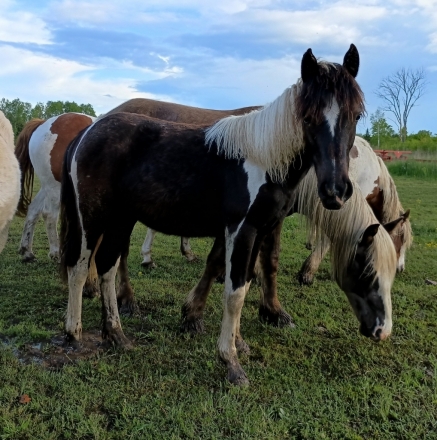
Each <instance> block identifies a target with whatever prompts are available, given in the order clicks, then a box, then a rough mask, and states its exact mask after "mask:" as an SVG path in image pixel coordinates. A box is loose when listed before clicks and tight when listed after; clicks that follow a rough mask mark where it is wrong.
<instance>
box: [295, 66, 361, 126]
mask: <svg viewBox="0 0 437 440" xmlns="http://www.w3.org/2000/svg"><path fill="white" fill-rule="evenodd" d="M333 99H335V100H336V101H337V102H338V104H339V106H340V108H341V110H342V113H343V114H344V115H346V116H347V117H348V118H349V119H351V120H352V119H354V117H355V112H356V111H357V109H358V110H359V111H360V112H365V105H364V94H363V92H362V90H361V88H360V86H359V85H358V83H357V82H356V80H355V78H354V77H353V76H352V75H351V74H350V73H349V72H347V70H346V69H345V68H344V67H343V66H341V65H340V64H336V63H328V62H319V74H318V75H317V76H315V77H314V78H313V79H312V80H310V81H308V82H306V83H303V82H301V83H300V93H299V95H298V97H297V102H296V104H297V105H296V110H297V117H298V118H299V119H301V120H303V119H304V118H306V117H307V116H309V115H311V116H312V117H313V118H314V119H315V120H316V121H317V122H319V121H321V120H322V117H323V110H324V109H325V108H326V107H329V106H330V105H331V103H332V100H333Z"/></svg>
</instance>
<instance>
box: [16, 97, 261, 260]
mask: <svg viewBox="0 0 437 440" xmlns="http://www.w3.org/2000/svg"><path fill="white" fill-rule="evenodd" d="M256 108H258V107H244V108H241V109H235V110H209V109H200V108H196V107H189V106H184V105H179V104H173V103H169V102H160V101H154V100H152V99H143V98H136V99H131V100H129V101H127V102H125V103H123V104H121V105H119V106H118V107H116V108H115V109H113V110H111V111H110V112H108V114H113V113H118V112H128V113H139V114H144V115H148V116H152V117H156V118H159V119H165V120H169V121H175V122H183V123H189V124H191V123H192V124H199V125H206V126H208V125H212V124H213V123H214V122H216V121H217V120H218V119H221V118H224V117H226V116H230V115H242V114H245V113H248V112H250V111H252V110H254V109H256ZM95 119H96V118H94V117H92V116H88V115H84V114H80V113H65V114H62V115H59V116H54V117H52V118H50V119H48V120H44V119H33V120H31V121H29V122H28V123H27V124H26V125H25V126H24V128H23V130H22V132H21V133H20V135H19V136H18V138H17V142H16V144H17V146H16V150H15V154H16V156H17V158H18V161H19V163H20V168H21V171H22V175H23V177H22V181H21V197H20V203H19V206H18V213H19V214H20V215H22V216H26V219H25V223H24V230H23V234H22V237H21V245H20V251H19V252H20V254H21V255H22V256H23V257H22V259H23V261H24V262H29V261H34V260H35V255H34V254H33V251H32V242H33V235H34V230H35V225H36V223H37V222H38V219H39V218H40V216H41V215H42V216H43V218H44V223H45V226H46V230H47V236H48V239H49V246H50V250H49V257H50V258H53V259H54V260H57V259H58V257H59V240H58V233H57V227H56V226H57V221H58V216H59V203H60V201H59V199H60V192H61V172H62V161H63V158H64V154H65V151H66V150H67V147H68V144H69V143H70V142H71V141H72V140H73V139H74V138H75V137H76V136H77V134H78V133H79V132H80V131H81V130H83V129H84V128H86V127H88V126H90V125H91V123H92V122H93V121H94V120H95ZM34 173H36V175H37V176H38V178H39V181H40V184H41V189H40V191H39V192H38V194H37V195H36V196H35V199H34V200H32V191H33V178H34ZM153 236H154V232H153V231H151V232H150V233H148V235H147V237H146V240H145V242H144V245H143V247H145V246H149V247H151V243H150V239H152V240H153ZM149 243H150V245H149ZM181 252H182V255H184V256H185V257H186V258H187V260H188V261H191V260H193V259H194V258H195V257H194V254H193V252H192V251H191V248H190V243H189V241H188V239H184V238H181ZM142 264H143V265H144V266H152V265H153V262H152V260H151V256H150V251H149V252H147V251H146V252H143V263H142Z"/></svg>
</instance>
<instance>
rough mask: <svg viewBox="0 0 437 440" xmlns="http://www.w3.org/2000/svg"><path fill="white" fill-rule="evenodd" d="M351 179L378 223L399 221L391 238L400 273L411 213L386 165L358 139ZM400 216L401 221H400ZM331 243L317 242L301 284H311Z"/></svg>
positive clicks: (409, 236)
mask: <svg viewBox="0 0 437 440" xmlns="http://www.w3.org/2000/svg"><path fill="white" fill-rule="evenodd" d="M349 176H350V177H351V179H352V180H353V181H354V182H356V184H357V185H358V187H359V188H360V190H361V193H362V194H363V197H364V198H365V199H366V201H367V203H368V204H369V206H370V207H371V208H372V210H373V213H374V214H375V216H376V218H377V219H378V221H379V222H380V223H382V224H384V225H386V224H388V223H390V222H396V227H394V228H393V229H391V232H390V238H391V239H392V241H393V244H394V245H395V249H396V254H397V270H398V272H403V271H404V269H405V253H406V251H407V249H408V248H409V247H410V246H411V243H412V230H411V223H410V220H409V214H410V211H409V210H407V211H405V210H404V208H403V207H402V204H401V202H400V200H399V196H398V193H397V190H396V185H395V183H394V181H393V179H392V177H391V176H390V173H389V172H388V170H387V167H386V166H385V164H384V162H383V161H382V159H381V158H380V157H378V156H377V155H376V154H375V152H374V151H373V149H372V147H371V146H370V144H369V143H368V142H367V141H366V140H365V139H363V138H361V137H359V136H357V137H356V138H355V142H354V146H353V147H352V149H351V151H350V163H349ZM399 217H401V218H402V219H401V221H398V219H399ZM329 247H330V246H329V240H326V238H325V239H321V240H318V241H317V243H316V245H315V248H314V250H313V252H312V253H311V254H310V256H309V257H308V258H307V259H306V260H305V262H304V263H303V265H302V268H301V269H300V271H299V281H300V282H301V283H302V284H307V285H309V284H311V283H312V282H313V279H314V274H315V273H316V272H317V269H318V267H319V265H320V263H321V261H322V259H323V258H324V256H325V255H326V253H327V252H328V251H329Z"/></svg>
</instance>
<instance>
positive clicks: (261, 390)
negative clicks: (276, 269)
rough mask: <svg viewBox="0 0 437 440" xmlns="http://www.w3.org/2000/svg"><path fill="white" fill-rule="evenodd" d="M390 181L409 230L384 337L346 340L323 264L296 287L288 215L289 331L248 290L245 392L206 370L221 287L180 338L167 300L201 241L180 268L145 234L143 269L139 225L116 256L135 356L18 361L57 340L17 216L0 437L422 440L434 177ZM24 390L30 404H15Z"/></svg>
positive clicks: (47, 296) (353, 327)
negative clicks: (389, 329)
mask: <svg viewBox="0 0 437 440" xmlns="http://www.w3.org/2000/svg"><path fill="white" fill-rule="evenodd" d="M396 183H397V186H398V190H399V193H400V197H401V200H402V202H403V205H404V207H405V208H410V209H411V218H412V223H413V230H414V234H415V237H414V245H413V247H412V249H411V250H410V252H409V253H408V254H407V266H406V272H404V273H403V274H400V275H398V276H397V279H396V282H395V285H394V289H393V310H394V316H393V318H394V332H393V336H392V337H391V338H390V340H389V341H386V342H383V343H380V344H375V343H372V342H371V341H370V340H368V339H365V338H364V337H361V336H360V335H359V332H358V322H357V321H356V319H355V317H354V316H353V314H352V311H351V309H350V306H349V305H348V303H347V301H346V297H345V295H344V294H343V293H342V292H341V291H340V290H339V288H338V287H337V286H336V285H335V284H334V283H333V282H332V281H330V275H329V267H328V264H327V263H326V262H324V263H323V265H322V267H321V270H320V271H319V273H318V274H317V279H316V282H315V284H314V285H313V287H311V288H309V287H300V286H299V285H298V283H297V281H296V279H295V276H296V273H297V271H298V269H299V267H300V264H301V263H302V261H303V260H304V258H305V257H306V256H307V254H308V251H307V250H306V249H305V248H304V246H303V243H304V241H305V237H304V233H303V231H302V230H301V228H300V223H299V220H298V219H295V218H289V219H287V221H286V225H285V230H284V233H283V235H282V243H281V247H282V253H281V265H280V276H279V295H280V298H281V300H282V303H283V306H284V308H285V309H286V310H287V311H288V312H290V313H291V314H292V316H293V317H294V320H295V323H296V328H295V329H277V328H272V327H269V326H266V325H263V324H261V323H260V322H259V321H258V317H257V314H258V295H259V291H258V289H259V288H258V287H257V286H255V285H253V286H252V288H251V291H250V292H249V295H248V297H247V299H246V303H245V307H244V309H243V317H242V333H243V335H244V337H245V340H246V341H247V342H248V343H249V345H250V347H251V354H250V355H249V356H245V357H242V358H241V360H242V366H243V368H245V370H246V373H247V374H248V377H249V379H250V381H251V384H250V386H249V387H246V388H235V387H232V386H230V385H228V384H227V383H226V381H225V374H226V371H225V368H224V366H223V365H222V364H221V363H220V362H218V361H217V355H216V341H217V337H218V334H219V329H220V321H221V313H222V307H221V292H222V288H223V287H222V286H221V285H218V284H217V285H215V286H214V288H213V292H212V294H211V296H210V298H209V301H208V305H207V309H206V316H205V324H206V329H207V333H206V334H204V335H201V336H198V337H195V338H190V337H188V336H185V335H181V334H180V333H179V319H180V307H181V304H182V302H183V299H184V297H185V295H186V294H187V293H188V291H189V290H190V289H191V288H192V286H193V285H194V283H195V282H196V280H197V279H198V278H199V276H200V274H201V272H202V269H203V265H204V262H205V259H206V256H207V253H208V250H209V248H210V246H211V242H212V241H211V240H210V239H195V240H192V247H193V249H194V250H195V252H196V253H197V255H198V256H199V261H198V262H196V263H187V262H186V261H184V260H183V259H182V257H181V256H180V255H179V252H178V239H177V238H176V237H165V236H162V235H159V236H158V237H157V239H156V242H155V248H154V258H155V261H156V263H157V264H158V268H156V269H154V270H151V271H145V270H144V269H142V268H141V267H140V262H141V258H140V255H139V251H140V245H141V242H142V240H143V239H144V235H145V231H146V229H145V227H144V226H142V225H137V227H136V229H135V231H134V235H133V237H132V244H131V255H130V257H129V268H130V274H131V277H132V282H133V286H134V289H135V293H136V297H137V300H138V309H139V312H138V314H137V315H136V316H135V317H133V318H123V326H124V330H125V332H126V334H127V335H129V337H131V338H133V339H135V348H134V349H133V350H132V351H130V352H117V351H113V350H105V351H103V352H101V353H99V354H98V355H97V356H95V357H92V358H90V359H87V360H83V361H80V362H77V363H72V364H71V365H66V366H64V367H63V368H60V369H48V368H45V367H44V365H41V364H40V363H38V362H24V361H23V360H22V353H23V352H26V351H27V352H28V353H29V352H30V353H31V349H30V350H29V347H30V348H31V347H32V346H37V344H38V343H39V342H41V341H44V340H50V339H51V338H53V337H55V336H56V335H60V334H61V333H62V328H63V320H64V313H65V309H66V304H67V289H66V287H65V286H64V285H62V284H61V282H60V281H59V278H58V275H57V268H56V265H55V264H54V263H52V262H50V261H49V260H48V257H47V253H48V244H47V239H46V235H45V231H44V229H43V226H42V223H40V224H39V225H38V228H37V234H36V237H35V245H34V248H35V253H36V255H37V258H38V262H36V263H33V264H28V265H24V264H22V263H21V262H20V260H19V257H18V255H17V249H18V245H19V239H20V235H21V229H22V225H23V221H22V219H16V220H15V221H14V223H13V227H12V231H11V234H10V240H9V242H8V245H7V247H6V249H5V251H4V253H3V254H2V255H1V256H0V274H1V277H0V341H3V342H4V343H3V344H1V343H0V439H149V438H150V439H154V440H156V439H190V438H194V439H199V438H201V439H221V438H229V439H231V438H232V439H275V440H276V439H384V440H386V439H425V438H426V439H437V287H436V286H431V285H426V284H425V279H433V280H436V281H437V183H436V181H434V180H419V179H417V178H414V177H396ZM83 314H84V330H96V329H98V328H99V323H100V303H99V300H96V299H94V300H87V299H86V300H84V306H83ZM49 349H50V347H49V346H46V348H43V350H49ZM27 359H28V358H27ZM23 394H26V395H28V396H29V397H30V398H31V401H30V402H29V403H27V404H24V403H20V402H19V397H20V396H22V395H23Z"/></svg>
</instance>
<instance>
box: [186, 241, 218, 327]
mask: <svg viewBox="0 0 437 440" xmlns="http://www.w3.org/2000/svg"><path fill="white" fill-rule="evenodd" d="M224 268H225V238H224V237H217V238H216V239H215V241H214V245H213V247H212V249H211V252H210V253H209V255H208V259H207V261H206V267H205V271H204V272H203V275H202V278H201V279H200V281H199V282H198V283H197V285H196V286H195V287H194V289H193V290H192V291H191V292H190V293H189V294H188V297H187V299H186V300H185V303H184V305H183V306H182V324H181V331H183V332H186V333H192V334H195V333H202V332H204V331H205V327H204V324H203V311H204V309H205V305H206V300H207V298H208V294H209V291H210V290H211V286H212V284H213V282H214V280H215V278H216V277H217V276H218V275H219V274H221V273H223V271H224Z"/></svg>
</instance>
